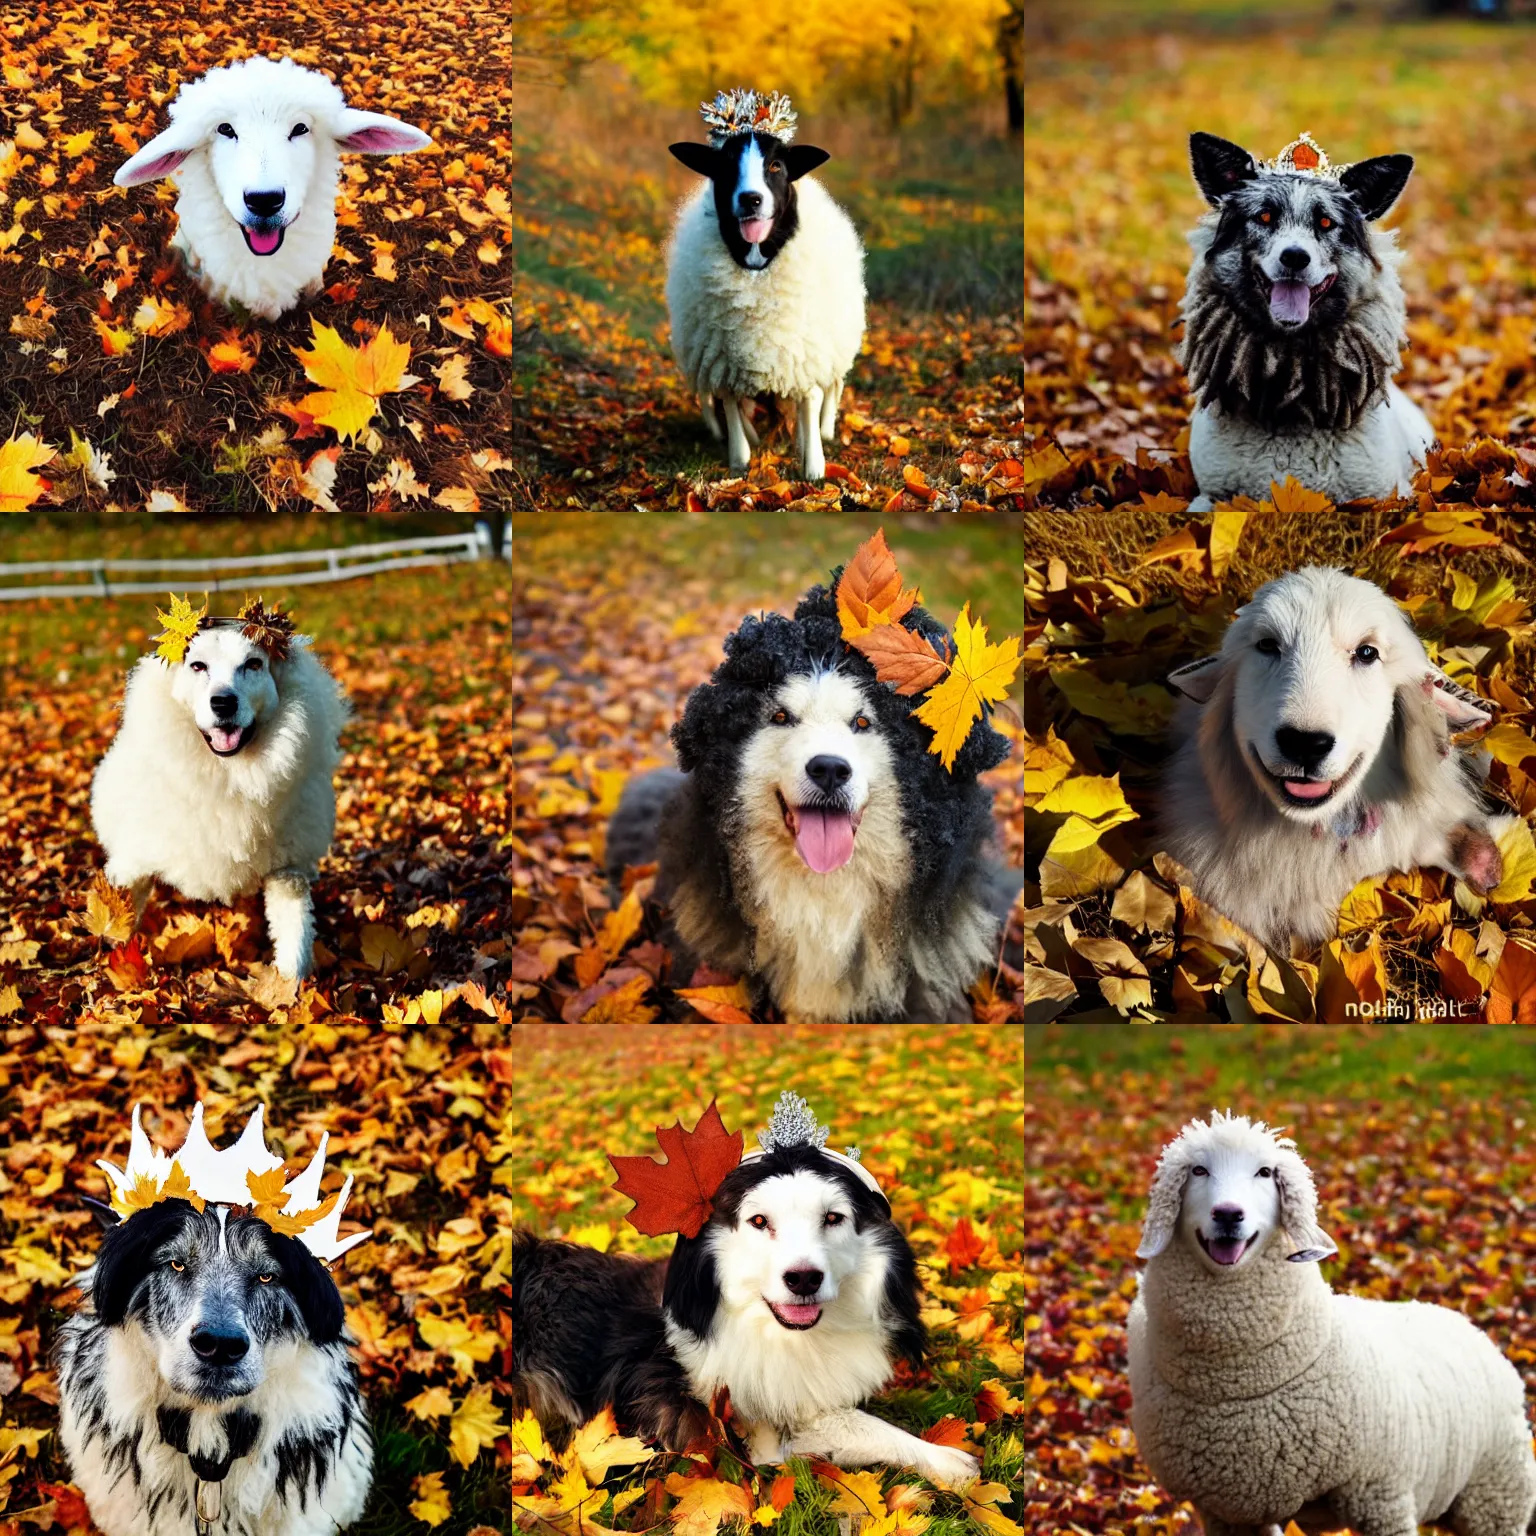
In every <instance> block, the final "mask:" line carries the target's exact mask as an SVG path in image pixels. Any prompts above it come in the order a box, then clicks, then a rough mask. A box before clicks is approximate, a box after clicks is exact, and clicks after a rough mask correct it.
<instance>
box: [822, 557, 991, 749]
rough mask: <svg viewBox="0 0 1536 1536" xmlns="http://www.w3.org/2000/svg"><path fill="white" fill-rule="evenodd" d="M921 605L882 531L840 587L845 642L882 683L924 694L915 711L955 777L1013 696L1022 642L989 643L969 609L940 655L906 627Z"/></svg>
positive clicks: (847, 569) (845, 574)
mask: <svg viewBox="0 0 1536 1536" xmlns="http://www.w3.org/2000/svg"><path fill="white" fill-rule="evenodd" d="M921 601H922V593H920V592H919V591H918V590H917V589H916V588H915V587H914V588H911V589H910V590H908V589H905V588H903V587H902V584H901V572H900V571H899V570H897V568H896V557H895V556H894V555H893V554H892V553H891V551H890V549H889V547H888V546H887V545H886V542H885V530H884V529H883V528H879V529H876V530H875V535H874V537H873V538H871V539H867V540H866V541H865V542H864V543H863V544H861V545H859V547H858V550H857V551H856V552H855V554H854V557H853V559H852V560H850V561H849V562H848V564H847V565H846V566H844V568H843V574H842V576H841V577H840V578H839V580H838V583H837V616H838V619H839V621H840V623H841V624H842V633H843V639H844V640H846V641H847V642H848V644H849V645H851V646H852V647H853V648H854V649H855V650H856V651H858V652H859V653H860V654H861V655H863V656H865V657H867V658H868V660H869V661H870V662H871V663H872V664H873V665H874V669H875V677H876V679H877V680H878V681H879V682H882V683H889V684H890V685H891V686H892V687H893V688H894V689H895V691H896V692H897V693H899V694H901V695H903V696H905V697H910V696H912V695H913V694H922V695H923V702H922V703H921V704H920V705H919V706H918V707H917V709H916V710H914V711H913V713H914V714H915V715H916V717H917V718H918V719H919V720H920V721H922V723H923V724H924V725H926V726H927V727H928V729H929V730H930V731H931V732H932V733H933V739H932V740H931V741H930V742H929V743H928V750H929V751H930V752H932V753H933V754H934V756H935V757H937V758H938V759H939V760H940V761H941V762H942V763H943V764H944V767H945V769H946V771H953V769H954V766H955V758H956V757H958V756H959V754H960V749H961V747H963V746H964V745H965V740H966V737H967V736H969V735H970V733H971V728H972V727H973V726H974V725H975V723H976V721H977V720H978V719H980V718H982V717H983V716H984V715H985V714H986V712H987V709H988V706H990V705H992V704H998V703H1001V702H1002V700H1003V699H1005V698H1006V697H1007V696H1008V685H1009V684H1010V683H1011V682H1012V681H1013V676H1014V673H1016V672H1017V671H1018V669H1019V661H1020V659H1021V658H1020V655H1019V639H1018V636H1017V635H1009V636H1007V637H1006V638H1005V639H1003V640H999V641H997V642H996V643H995V644H992V643H989V642H988V640H987V626H986V625H985V624H982V623H979V622H977V623H973V622H972V620H971V605H970V604H969V603H967V604H966V605H965V607H963V608H962V609H961V610H960V615H959V617H958V618H957V619H956V620H955V627H954V636H955V638H954V643H953V645H948V646H946V647H945V649H946V651H947V653H948V654H946V655H942V656H941V655H940V654H939V652H938V651H936V650H935V649H934V648H933V646H932V645H931V644H930V643H929V642H928V640H926V639H925V638H924V637H923V636H922V635H920V634H919V633H918V632H917V631H916V630H914V629H907V628H906V627H905V626H904V625H903V624H902V622H901V621H902V619H903V618H904V617H905V616H906V615H907V614H908V613H910V612H911V611H912V609H913V607H914V606H915V605H916V604H918V603H920V602H921Z"/></svg>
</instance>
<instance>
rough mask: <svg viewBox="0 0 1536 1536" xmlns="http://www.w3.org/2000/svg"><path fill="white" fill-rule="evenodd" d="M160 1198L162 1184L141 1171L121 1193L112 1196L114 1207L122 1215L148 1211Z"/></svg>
mask: <svg viewBox="0 0 1536 1536" xmlns="http://www.w3.org/2000/svg"><path fill="white" fill-rule="evenodd" d="M159 1198H160V1186H159V1185H158V1184H157V1183H156V1182H155V1180H154V1178H153V1177H152V1176H151V1175H150V1174H147V1173H141V1174H140V1175H139V1176H138V1178H136V1179H135V1180H134V1181H133V1183H131V1184H130V1185H129V1186H128V1188H127V1189H125V1190H123V1191H122V1193H121V1194H118V1193H114V1194H113V1196H112V1209H113V1210H115V1211H116V1212H117V1213H118V1214H119V1215H120V1216H131V1215H132V1214H133V1213H134V1212H135V1211H147V1210H148V1209H149V1208H150V1206H152V1205H153V1204H154V1203H155V1201H157V1200H158V1199H159Z"/></svg>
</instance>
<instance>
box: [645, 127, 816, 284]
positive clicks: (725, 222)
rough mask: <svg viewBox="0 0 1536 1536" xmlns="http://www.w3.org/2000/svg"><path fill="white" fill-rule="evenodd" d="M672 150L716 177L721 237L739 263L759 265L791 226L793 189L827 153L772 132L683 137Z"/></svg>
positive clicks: (793, 219) (763, 264)
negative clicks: (704, 140)
mask: <svg viewBox="0 0 1536 1536" xmlns="http://www.w3.org/2000/svg"><path fill="white" fill-rule="evenodd" d="M671 152H672V154H673V155H674V156H675V157H676V158H677V159H678V160H680V161H682V163H683V164H684V165H686V166H687V167H688V169H689V170H691V171H697V172H698V174H699V175H700V176H704V177H707V178H708V179H709V180H710V181H712V182H713V183H714V194H715V213H716V216H717V217H718V219H719V221H720V234H721V238H722V239H723V240H724V241H725V244H726V248H727V249H728V250H729V251H730V253H731V256H732V258H733V259H734V260H735V261H736V263H737V264H738V265H739V266H743V267H749V268H753V269H759V268H762V267H766V266H767V265H768V263H769V262H771V261H772V260H773V258H774V257H775V256H776V255H777V254H778V253H779V251H780V250H782V249H783V247H784V242H785V241H786V240H788V239H789V238H790V236H791V235H793V234H794V232H795V227H796V221H797V217H798V216H797V214H796V209H795V189H794V183H795V182H797V181H798V180H799V179H800V178H801V177H802V176H804V175H805V174H806V173H807V172H808V171H814V170H815V169H816V167H817V166H819V165H822V164H824V163H825V162H826V161H827V160H829V159H830V158H831V156H830V155H828V153H827V152H826V150H824V149H817V148H816V147H815V146H814V145H812V144H786V143H785V142H784V141H783V140H782V139H778V138H775V137H774V136H773V135H772V134H771V133H738V134H733V135H732V136H731V137H730V138H728V139H727V140H726V141H725V143H724V144H723V145H721V146H720V148H718V149H715V148H713V147H712V146H711V145H708V144H693V143H686V142H685V143H681V144H673V145H672V146H671Z"/></svg>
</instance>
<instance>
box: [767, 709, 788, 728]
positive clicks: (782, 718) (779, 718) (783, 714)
mask: <svg viewBox="0 0 1536 1536" xmlns="http://www.w3.org/2000/svg"><path fill="white" fill-rule="evenodd" d="M768 723H769V724H770V725H788V724H789V723H790V720H789V711H788V710H787V709H776V710H774V712H773V713H772V714H771V715H770V716H769V717H768Z"/></svg>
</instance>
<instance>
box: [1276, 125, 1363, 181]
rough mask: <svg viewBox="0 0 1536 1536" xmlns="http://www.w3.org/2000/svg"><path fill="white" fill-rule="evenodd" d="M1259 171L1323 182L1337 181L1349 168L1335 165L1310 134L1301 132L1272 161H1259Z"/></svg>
mask: <svg viewBox="0 0 1536 1536" xmlns="http://www.w3.org/2000/svg"><path fill="white" fill-rule="evenodd" d="M1259 169H1260V170H1263V171H1290V172H1291V173H1293V174H1296V175H1302V176H1318V177H1321V178H1322V179H1323V180H1324V181H1337V180H1338V179H1339V178H1340V177H1341V176H1342V175H1343V174H1344V172H1345V171H1347V170H1348V169H1349V166H1347V165H1335V164H1334V163H1333V162H1332V161H1331V160H1330V159H1329V158H1328V156H1327V154H1326V153H1325V152H1324V150H1323V146H1322V145H1321V144H1319V143H1317V142H1316V141H1315V140H1314V139H1313V137H1312V135H1311V134H1310V133H1307V132H1305V131H1303V132H1302V134H1301V136H1300V137H1299V138H1295V139H1292V140H1291V142H1290V143H1289V144H1287V145H1286V146H1285V148H1284V149H1282V150H1281V151H1280V153H1279V154H1278V155H1276V156H1275V158H1274V159H1273V160H1260V161H1259Z"/></svg>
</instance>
